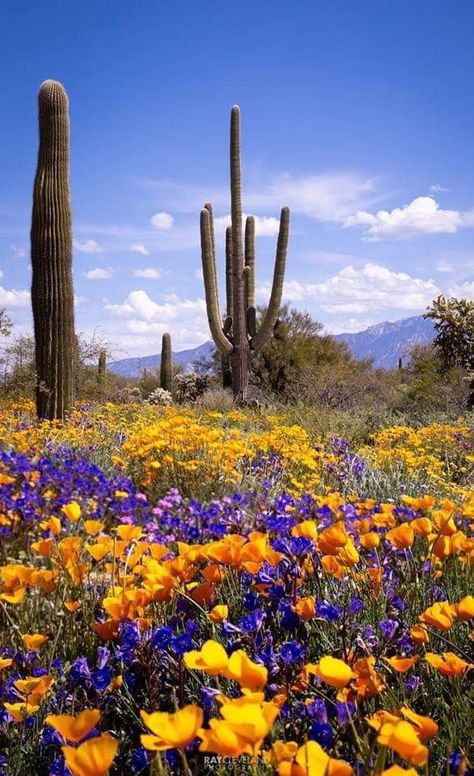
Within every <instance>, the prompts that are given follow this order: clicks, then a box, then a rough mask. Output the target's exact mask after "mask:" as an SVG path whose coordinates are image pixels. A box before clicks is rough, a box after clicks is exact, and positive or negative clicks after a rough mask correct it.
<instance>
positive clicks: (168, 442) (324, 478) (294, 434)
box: [0, 402, 474, 776]
mask: <svg viewBox="0 0 474 776" xmlns="http://www.w3.org/2000/svg"><path fill="white" fill-rule="evenodd" d="M32 413H33V407H32V406H31V405H28V403H25V402H24V403H23V404H17V405H16V406H15V405H10V406H7V407H5V408H4V410H3V413H2V415H1V419H0V423H1V431H2V434H1V436H2V439H3V440H4V442H3V445H2V452H1V454H0V504H1V511H0V532H1V539H2V542H1V566H0V580H1V587H0V617H1V623H2V628H1V642H0V671H1V674H0V701H1V704H2V710H1V711H0V751H1V753H2V754H1V759H0V768H1V769H2V772H3V773H5V774H10V773H15V774H23V773H27V772H28V770H29V769H30V763H32V762H34V763H35V766H34V767H35V771H34V772H35V774H54V775H56V774H61V775H62V776H66V774H68V775H69V774H74V776H75V775H76V774H77V775H78V776H100V775H103V776H105V774H107V773H110V774H185V775H186V776H189V774H200V773H203V774H206V773H216V774H225V773H233V774H243V773H246V774H253V775H254V776H257V774H258V775H259V776H260V775H261V776H263V774H273V773H276V774H279V775H280V776H303V774H308V775H310V776H316V775H319V774H332V775H333V776H335V775H337V774H341V776H344V775H345V774H352V773H354V774H371V775H372V774H373V775H374V776H375V775H376V774H386V775H387V776H396V774H403V773H406V774H413V775H414V774H466V773H468V772H469V767H470V766H469V765H468V763H469V745H470V738H471V733H472V682H471V681H470V678H469V674H470V670H471V668H472V618H473V617H474V599H473V597H472V595H470V594H469V589H470V583H471V581H472V558H473V549H474V545H473V538H472V523H473V519H474V500H473V497H472V490H471V489H470V484H472V480H471V479H470V477H472V462H473V446H472V434H471V432H470V430H469V428H468V427H466V426H462V425H436V424H434V425H432V426H428V427H422V428H419V429H416V430H415V429H413V428H409V427H392V428H386V429H384V430H382V431H380V432H379V433H377V434H375V435H374V436H373V438H372V439H370V440H369V441H368V442H367V443H366V444H364V445H361V446H360V448H359V449H351V447H350V446H349V444H348V443H347V442H345V441H344V440H343V439H341V438H335V437H331V436H326V437H320V438H314V437H312V435H311V434H310V433H309V432H308V431H307V430H305V428H304V427H302V426H300V425H297V424H294V423H292V424H290V423H289V422H288V419H286V418H285V416H284V413H283V414H280V415H278V414H276V415H269V414H267V413H265V412H262V411H261V410H258V409H257V410H251V409H242V410H233V411H232V412H228V413H222V412H218V411H208V410H206V411H204V410H199V409H197V408H194V409H193V408H188V409H186V408H183V409H182V408H177V407H165V408H160V407H154V406H150V405H126V406H125V407H124V406H119V405H112V404H110V405H107V404H106V405H100V404H99V405H96V406H92V405H88V406H85V405H84V406H81V407H77V408H76V409H75V410H74V412H73V415H72V416H71V418H70V421H69V423H68V424H63V423H60V422H57V421H55V422H43V423H38V422H37V421H34V420H33V419H32Z"/></svg>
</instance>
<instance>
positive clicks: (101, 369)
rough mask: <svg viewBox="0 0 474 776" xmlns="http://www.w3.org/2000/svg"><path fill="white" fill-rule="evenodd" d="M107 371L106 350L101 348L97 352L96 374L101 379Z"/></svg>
mask: <svg viewBox="0 0 474 776" xmlns="http://www.w3.org/2000/svg"><path fill="white" fill-rule="evenodd" d="M106 371H107V351H106V350H105V349H104V348H103V349H102V350H101V351H100V353H99V363H98V364H97V374H98V375H99V377H101V378H102V379H104V378H105V373H106Z"/></svg>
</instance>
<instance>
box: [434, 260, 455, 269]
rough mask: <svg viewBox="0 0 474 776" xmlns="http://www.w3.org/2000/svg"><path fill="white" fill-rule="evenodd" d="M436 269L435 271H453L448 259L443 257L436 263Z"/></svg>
mask: <svg viewBox="0 0 474 776" xmlns="http://www.w3.org/2000/svg"><path fill="white" fill-rule="evenodd" d="M436 271H437V272H453V271H454V267H453V265H452V264H451V262H450V261H445V260H444V259H440V261H438V263H437V265H436Z"/></svg>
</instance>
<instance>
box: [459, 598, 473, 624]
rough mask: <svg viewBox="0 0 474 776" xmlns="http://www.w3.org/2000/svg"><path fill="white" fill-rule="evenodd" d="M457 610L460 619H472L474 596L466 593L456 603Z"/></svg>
mask: <svg viewBox="0 0 474 776" xmlns="http://www.w3.org/2000/svg"><path fill="white" fill-rule="evenodd" d="M455 610H456V615H457V616H458V617H459V619H460V620H470V619H471V617H474V596H472V595H466V596H465V597H464V598H462V599H461V600H460V601H459V603H458V604H456V605H455Z"/></svg>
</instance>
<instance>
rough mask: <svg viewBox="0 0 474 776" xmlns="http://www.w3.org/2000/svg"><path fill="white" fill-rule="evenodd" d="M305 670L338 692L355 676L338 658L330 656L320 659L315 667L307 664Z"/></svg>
mask: <svg viewBox="0 0 474 776" xmlns="http://www.w3.org/2000/svg"><path fill="white" fill-rule="evenodd" d="M306 670H307V671H308V673H312V674H316V676H319V678H320V679H322V680H323V682H326V684H330V685H331V687H336V688H337V689H339V690H340V689H341V688H342V687H345V686H346V685H347V684H349V682H350V681H351V679H352V678H353V677H354V676H355V674H354V672H353V671H352V669H351V667H350V666H348V665H347V663H345V662H344V660H339V658H337V657H331V656H330V655H327V656H326V657H322V658H321V660H320V661H319V663H318V664H317V665H313V664H312V663H309V664H308V665H307V666H306Z"/></svg>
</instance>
